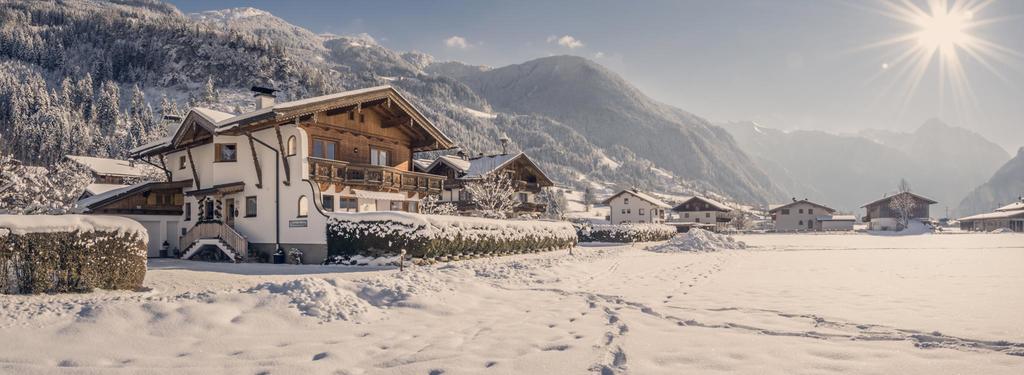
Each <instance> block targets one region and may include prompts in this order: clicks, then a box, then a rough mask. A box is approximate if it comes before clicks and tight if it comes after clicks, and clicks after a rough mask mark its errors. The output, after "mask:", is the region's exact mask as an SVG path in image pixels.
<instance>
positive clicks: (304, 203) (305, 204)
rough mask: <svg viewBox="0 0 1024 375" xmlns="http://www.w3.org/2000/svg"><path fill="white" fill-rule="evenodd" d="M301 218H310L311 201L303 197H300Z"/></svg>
mask: <svg viewBox="0 0 1024 375" xmlns="http://www.w3.org/2000/svg"><path fill="white" fill-rule="evenodd" d="M298 216H299V217H306V216H309V199H306V196H305V195H303V196H301V197H299V215H298Z"/></svg>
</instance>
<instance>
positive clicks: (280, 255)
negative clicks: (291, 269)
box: [274, 249, 284, 264]
mask: <svg viewBox="0 0 1024 375" xmlns="http://www.w3.org/2000/svg"><path fill="white" fill-rule="evenodd" d="M274 264H284V250H283V249H277V251H276V252H274Z"/></svg>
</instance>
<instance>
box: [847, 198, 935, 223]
mask: <svg viewBox="0 0 1024 375" xmlns="http://www.w3.org/2000/svg"><path fill="white" fill-rule="evenodd" d="M903 194H908V195H910V197H911V198H912V199H913V200H914V202H915V205H914V209H913V210H912V211H911V213H910V219H912V220H921V221H927V220H929V218H930V215H929V206H931V205H933V204H936V203H939V202H936V201H934V200H932V199H930V198H926V197H923V196H920V195H917V194H914V193H911V192H903V193H897V194H893V195H889V196H886V197H883V198H882V199H879V200H876V201H874V202H871V203H868V204H865V205H863V206H861V207H862V208H864V209H865V210H867V214H866V215H864V222H867V223H869V225H868V229H870V230H883V231H886V230H897V229H898V228H899V223H898V222H897V217H898V216H899V215H898V214H897V213H896V211H895V210H893V209H892V208H891V207H890V202H892V200H893V198H895V197H898V196H900V195H903Z"/></svg>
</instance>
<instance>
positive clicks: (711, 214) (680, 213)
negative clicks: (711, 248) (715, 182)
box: [672, 197, 733, 230]
mask: <svg viewBox="0 0 1024 375" xmlns="http://www.w3.org/2000/svg"><path fill="white" fill-rule="evenodd" d="M672 212H673V213H675V216H676V217H675V218H674V219H673V223H689V224H702V225H692V226H700V227H708V228H712V229H715V230H718V229H722V228H723V227H725V226H726V225H728V224H729V223H730V222H731V221H732V219H733V210H732V208H731V207H729V206H726V205H725V204H722V203H721V202H718V201H716V200H714V199H710V198H705V197H691V198H689V199H687V200H684V201H683V203H680V204H678V205H676V206H675V207H673V208H672Z"/></svg>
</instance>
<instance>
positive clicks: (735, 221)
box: [732, 212, 750, 230]
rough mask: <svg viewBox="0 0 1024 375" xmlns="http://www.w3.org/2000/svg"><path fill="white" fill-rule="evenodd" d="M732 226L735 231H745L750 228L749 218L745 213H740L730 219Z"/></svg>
mask: <svg viewBox="0 0 1024 375" xmlns="http://www.w3.org/2000/svg"><path fill="white" fill-rule="evenodd" d="M732 225H733V226H734V227H736V230H746V229H747V228H749V227H750V216H749V215H747V213H746V212H740V213H738V214H736V217H734V218H732Z"/></svg>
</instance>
